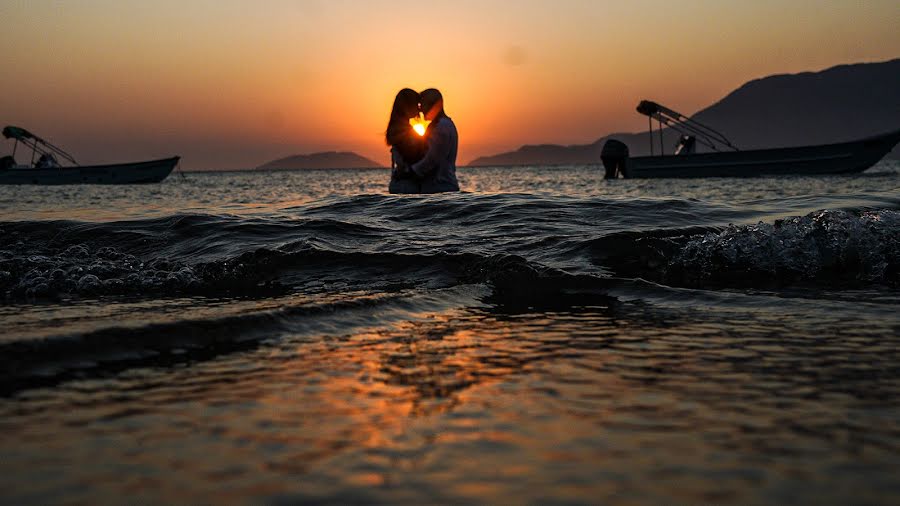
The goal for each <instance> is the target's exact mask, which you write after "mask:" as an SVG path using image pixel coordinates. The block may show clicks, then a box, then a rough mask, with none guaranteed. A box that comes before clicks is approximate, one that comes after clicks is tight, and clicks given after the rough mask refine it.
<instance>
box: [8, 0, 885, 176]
mask: <svg viewBox="0 0 900 506" xmlns="http://www.w3.org/2000/svg"><path fill="white" fill-rule="evenodd" d="M0 19H2V20H3V21H2V25H3V29H2V31H0V44H2V57H0V62H2V65H0V68H2V75H3V78H2V79H0V123H2V124H3V125H6V124H13V125H18V126H22V127H25V128H28V129H30V130H33V131H34V132H35V133H38V134H39V135H42V136H43V137H45V138H47V139H49V140H51V141H53V142H55V143H57V144H60V145H62V146H63V147H65V148H67V149H68V150H69V151H70V152H72V153H73V154H74V155H75V156H76V158H78V159H79V161H81V162H82V163H92V162H114V161H127V160H135V159H144V158H153V157H162V156H168V155H173V154H179V155H182V156H183V157H184V160H183V165H184V167H185V168H186V169H202V168H245V167H253V166H256V165H260V164H262V163H264V162H266V161H269V160H271V159H273V158H278V157H282V156H286V155H291V154H299V153H310V152H314V151H325V150H352V151H356V152H358V153H360V154H362V155H364V156H367V157H370V158H372V159H374V160H376V161H378V162H380V163H383V164H387V163H388V160H389V156H388V154H387V148H386V147H385V146H384V141H383V131H384V128H385V124H386V122H387V117H388V113H389V110H390V106H391V101H392V100H393V97H394V94H395V93H396V92H397V90H399V89H400V88H403V87H411V88H415V89H423V88H427V87H437V88H440V89H441V90H442V91H443V92H444V96H445V100H446V108H447V111H448V113H449V114H450V116H452V117H453V119H454V120H455V121H456V123H457V126H458V128H459V131H460V158H461V160H460V162H461V163H465V162H467V161H469V160H471V159H472V158H474V157H477V156H480V155H484V154H492V153H496V152H499V151H505V150H510V149H515V148H517V147H518V146H520V145H522V144H526V143H561V144H575V143H586V142H591V141H593V140H596V139H597V138H599V137H601V136H602V135H604V134H606V133H610V132H614V131H636V130H641V129H643V127H644V125H645V121H644V118H643V117H641V116H639V115H638V114H637V113H635V111H634V107H635V105H636V104H637V102H638V101H639V100H640V99H642V98H649V99H654V100H657V101H659V102H662V103H665V104H667V105H669V106H671V107H673V108H674V109H676V110H679V111H681V112H684V113H688V114H690V113H693V112H695V111H697V110H698V109H700V108H702V107H705V106H707V105H709V104H710V103H712V102H713V101H715V100H718V99H719V98H722V96H724V95H725V94H726V93H728V92H729V91H731V90H732V89H734V88H735V87H737V86H739V85H741V84H742V83H744V82H745V81H747V80H750V79H753V78H757V77H763V76H765V75H769V74H774V73H789V72H799V71H805V70H821V69H824V68H827V67H830V66H833V65H837V64H841V63H852V62H861V61H883V60H888V59H892V58H897V57H900V31H898V29H897V28H898V26H900V8H898V4H897V1H896V0H867V1H865V2H859V1H818V2H813V1H799V0H777V1H772V0H757V1H755V2H736V1H723V0H718V1H691V0H681V1H679V2H672V1H662V0H660V1H657V0H630V1H616V2H607V1H600V0H585V1H576V0H553V1H549V0H547V1H537V0H532V1H527V0H517V1H491V0H477V1H467V0H455V1H453V2H442V5H441V6H440V7H438V6H436V5H435V4H434V3H432V2H427V1H418V2H389V1H372V0H366V1H364V0H359V1H340V0H322V1H314V0H309V1H275V0H266V1H261V2H250V1H223V0H215V1H213V0H209V1H206V0H203V1H200V0H181V1H162V0H156V1H152V2H130V1H122V0H118V1H99V0H98V1H89V0H81V1H71V2H49V1H42V0H29V1H10V0H0ZM0 126H2V125H0ZM10 149H11V142H9V141H3V143H2V147H0V154H6V153H8V151H9V150H10Z"/></svg>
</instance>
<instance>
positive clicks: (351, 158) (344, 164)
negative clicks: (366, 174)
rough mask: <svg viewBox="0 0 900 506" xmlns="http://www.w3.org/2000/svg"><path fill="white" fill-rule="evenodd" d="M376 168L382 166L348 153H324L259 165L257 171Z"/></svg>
mask: <svg viewBox="0 0 900 506" xmlns="http://www.w3.org/2000/svg"><path fill="white" fill-rule="evenodd" d="M377 167H384V166H383V165H381V164H380V163H378V162H375V161H372V160H370V159H368V158H366V157H364V156H360V155H358V154H356V153H352V152H350V151H325V152H322V153H311V154H308V155H294V156H288V157H285V158H279V159H278V160H272V161H271V162H268V163H265V164H263V165H260V166H259V167H257V169H271V170H279V169H280V170H293V169H370V168H377Z"/></svg>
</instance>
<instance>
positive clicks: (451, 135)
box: [412, 88, 459, 193]
mask: <svg viewBox="0 0 900 506" xmlns="http://www.w3.org/2000/svg"><path fill="white" fill-rule="evenodd" d="M421 103H422V112H423V113H424V114H425V119H426V120H430V121H431V124H430V125H428V130H426V131H425V139H426V143H427V145H428V151H427V152H426V153H425V157H424V158H422V159H421V160H420V161H418V162H416V163H414V164H412V172H413V173H414V174H415V175H416V176H418V177H419V178H420V179H421V185H422V187H421V192H422V193H439V192H456V191H459V182H458V181H457V180H456V152H457V149H458V146H459V134H458V133H457V132H456V125H455V124H453V120H451V119H450V117H449V116H447V113H445V112H444V97H443V96H441V92H440V91H438V90H436V89H434V88H431V89H427V90H425V91H423V92H422V94H421Z"/></svg>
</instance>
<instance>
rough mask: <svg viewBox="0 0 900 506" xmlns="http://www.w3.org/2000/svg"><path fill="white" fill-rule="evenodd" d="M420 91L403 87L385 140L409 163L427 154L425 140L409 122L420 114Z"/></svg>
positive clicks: (389, 121)
mask: <svg viewBox="0 0 900 506" xmlns="http://www.w3.org/2000/svg"><path fill="white" fill-rule="evenodd" d="M419 99H420V97H419V93H418V92H417V91H415V90H411V89H409V88H403V89H402V90H400V91H399V92H398V93H397V96H396V97H395V98H394V106H393V107H392V108H391V117H390V119H389V120H388V125H387V130H385V133H384V140H385V142H386V143H387V145H388V146H392V147H394V148H396V149H397V151H398V152H399V153H400V156H402V157H403V159H404V160H406V162H407V163H415V162H417V161H419V160H420V159H422V157H423V156H424V155H425V141H424V139H423V138H422V137H421V136H419V135H418V134H417V133H416V132H415V130H413V129H412V126H411V125H410V124H409V120H410V118H414V117H416V116H418V114H419Z"/></svg>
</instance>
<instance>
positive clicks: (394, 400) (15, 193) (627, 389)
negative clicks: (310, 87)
mask: <svg viewBox="0 0 900 506" xmlns="http://www.w3.org/2000/svg"><path fill="white" fill-rule="evenodd" d="M877 169H878V170H876V171H875V172H874V173H872V174H869V173H866V174H863V175H861V176H854V177H840V178H836V177H831V178H760V179H758V180H740V181H735V180H699V181H698V180H692V181H613V182H606V181H603V180H602V173H600V172H599V171H592V170H590V169H587V168H571V169H558V168H546V167H536V168H531V169H521V170H514V171H511V170H510V169H466V170H463V171H461V172H460V179H461V184H462V185H463V187H464V189H467V190H468V191H469V193H463V194H457V195H437V196H411V197H397V196H390V195H386V194H384V190H385V186H386V181H384V179H385V178H384V174H381V173H376V172H375V171H369V172H367V171H358V172H355V173H354V174H355V176H354V177H352V178H348V177H347V171H317V172H316V173H312V172H306V171H296V172H279V173H274V174H271V175H269V176H271V177H258V176H259V175H258V174H254V173H222V174H214V175H213V174H199V173H196V175H193V176H192V177H188V178H186V179H184V180H182V179H181V178H178V179H175V180H171V181H166V182H165V183H163V184H161V185H155V186H140V187H119V188H96V187H93V188H88V187H66V188H53V189H45V188H38V187H34V188H29V187H20V188H0V203H2V205H0V209H2V211H0V232H2V237H3V241H2V244H0V271H2V272H0V288H2V292H3V299H2V301H3V302H2V304H0V321H2V322H3V329H4V330H3V332H0V365H2V367H0V370H2V371H3V372H2V377H0V384H2V394H3V395H2V397H0V425H2V428H3V433H4V438H3V443H2V449H3V450H4V453H5V454H6V455H7V458H6V459H5V460H4V463H3V464H2V465H0V470H2V471H3V472H2V473H0V490H3V492H0V497H2V499H3V502H11V503H34V502H40V503H57V502H81V501H84V502H101V503H103V502H116V500H117V498H119V499H120V498H121V497H124V496H125V495H126V494H127V495H128V496H129V497H132V498H134V499H135V500H138V501H142V502H161V501H167V502H179V503H180V502H208V501H210V500H222V501H224V502H239V503H245V502H274V503H279V502H282V503H294V502H323V503H333V502H342V503H346V502H375V503H380V502H384V503H397V502H422V501H434V502H442V503H456V502H471V501H475V502H505V501H515V502H521V501H526V500H531V501H538V502H540V501H547V502H572V503H591V502H596V501H598V500H604V501H615V502H622V501H624V502H640V503H646V502H671V501H675V502H680V503H697V502H738V503H744V504H763V503H773V502H774V503H783V502H803V503H808V502H819V503H822V504H841V503H846V502H866V503H872V504H881V503H891V502H893V500H892V498H896V497H897V496H898V494H897V491H896V486H895V485H894V483H893V481H894V480H893V478H892V477H893V471H892V470H893V469H895V468H896V465H897V464H898V458H897V455H898V452H897V450H898V448H900V439H898V437H897V434H898V426H897V420H898V419H900V416H898V415H900V402H898V400H900V369H898V366H897V364H898V363H900V354H898V350H900V346H898V344H900V343H898V341H897V332H896V330H897V329H898V328H900V317H898V314H900V313H898V312H897V308H898V306H900V226H898V224H900V198H898V197H897V192H896V190H897V188H898V187H900V179H898V178H897V174H898V172H900V170H898V169H900V166H898V165H897V164H896V163H895V162H890V161H887V162H882V164H881V165H880V166H879V167H878V168H877ZM511 174H515V175H516V176H517V178H511V177H510V175H511ZM14 204H15V205H14ZM4 273H5V274H4Z"/></svg>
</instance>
